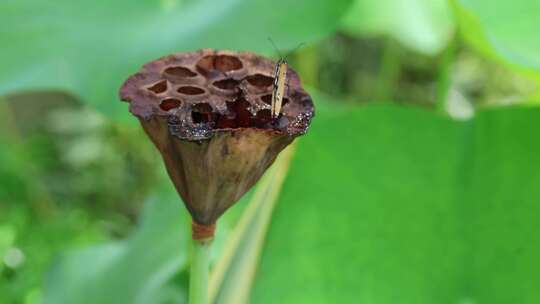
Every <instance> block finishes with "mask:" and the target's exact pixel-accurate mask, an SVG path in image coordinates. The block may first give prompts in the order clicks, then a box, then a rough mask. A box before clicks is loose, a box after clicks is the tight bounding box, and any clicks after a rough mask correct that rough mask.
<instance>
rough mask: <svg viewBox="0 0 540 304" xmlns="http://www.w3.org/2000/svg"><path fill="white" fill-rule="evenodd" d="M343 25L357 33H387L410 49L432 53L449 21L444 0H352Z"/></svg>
mask: <svg viewBox="0 0 540 304" xmlns="http://www.w3.org/2000/svg"><path fill="white" fill-rule="evenodd" d="M343 28H344V30H345V31H347V32H348V33H351V34H353V35H359V36H366V35H381V34H382V35H389V36H391V37H393V38H394V39H396V40H397V41H399V42H400V43H402V44H403V45H405V46H407V47H408V48H410V49H412V50H415V51H417V52H420V53H423V54H427V55H433V54H436V53H438V52H439V51H440V50H442V49H443V48H444V47H445V46H446V45H447V44H448V41H449V40H450V37H451V35H452V32H453V21H452V18H451V12H450V7H449V4H448V2H447V1H441V0H437V1H432V0H356V1H355V3H354V5H353V6H352V7H351V9H350V10H349V12H348V14H347V15H346V16H345V17H344V19H343Z"/></svg>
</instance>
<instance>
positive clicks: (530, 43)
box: [453, 0, 540, 79]
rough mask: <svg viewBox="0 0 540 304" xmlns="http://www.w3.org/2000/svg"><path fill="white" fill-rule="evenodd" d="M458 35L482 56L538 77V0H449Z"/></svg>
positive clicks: (539, 48)
mask: <svg viewBox="0 0 540 304" xmlns="http://www.w3.org/2000/svg"><path fill="white" fill-rule="evenodd" d="M453 3H454V8H455V13H456V17H457V20H458V22H459V24H460V31H461V34H463V36H464V37H465V39H466V40H467V41H468V42H469V43H470V44H471V45H472V46H474V47H475V48H476V49H477V50H479V51H481V52H482V53H483V54H484V55H487V56H490V57H492V58H495V59H498V60H501V61H503V62H505V63H507V64H509V65H510V66H511V67H513V68H515V69H518V70H521V71H524V72H526V73H532V72H534V73H535V74H536V75H535V77H536V78H537V79H540V74H539V73H540V57H539V56H538V54H539V53H540V39H539V38H538V33H539V32H540V18H539V17H538V12H539V11H540V1H537V0H514V1H489V0H453Z"/></svg>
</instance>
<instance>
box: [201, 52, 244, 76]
mask: <svg viewBox="0 0 540 304" xmlns="http://www.w3.org/2000/svg"><path fill="white" fill-rule="evenodd" d="M243 66H244V65H243V64H242V61H240V59H238V58H237V57H235V56H230V55H210V56H205V57H203V58H201V59H200V60H199V62H197V68H198V69H200V70H202V71H203V72H204V73H208V72H210V71H212V70H218V71H220V72H230V71H234V70H239V69H241V68H242V67H243Z"/></svg>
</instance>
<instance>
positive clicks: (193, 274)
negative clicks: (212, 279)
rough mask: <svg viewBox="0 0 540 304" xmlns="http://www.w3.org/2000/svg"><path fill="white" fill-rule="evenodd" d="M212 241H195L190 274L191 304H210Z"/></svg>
mask: <svg viewBox="0 0 540 304" xmlns="http://www.w3.org/2000/svg"><path fill="white" fill-rule="evenodd" d="M211 245H212V239H202V240H193V246H192V257H191V270H190V273H189V304H208V303H209V302H208V272H209V269H210V248H211Z"/></svg>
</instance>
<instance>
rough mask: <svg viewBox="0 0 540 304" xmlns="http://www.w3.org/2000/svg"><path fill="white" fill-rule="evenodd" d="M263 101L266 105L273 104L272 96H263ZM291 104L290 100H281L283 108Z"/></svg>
mask: <svg viewBox="0 0 540 304" xmlns="http://www.w3.org/2000/svg"><path fill="white" fill-rule="evenodd" d="M261 100H262V101H263V102H264V103H266V104H269V105H271V104H272V94H267V95H263V96H261ZM288 103H289V98H287V97H285V98H283V99H282V100H281V106H282V107H283V106H284V105H286V104H288Z"/></svg>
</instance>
